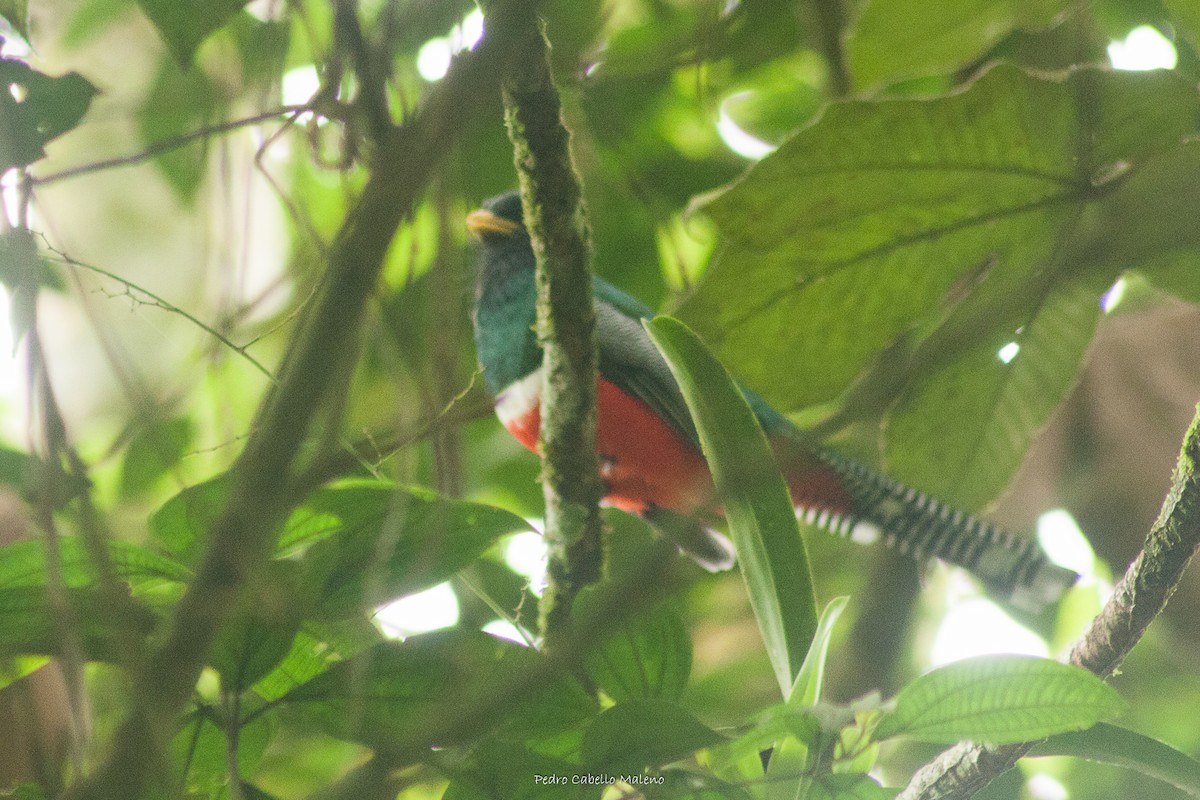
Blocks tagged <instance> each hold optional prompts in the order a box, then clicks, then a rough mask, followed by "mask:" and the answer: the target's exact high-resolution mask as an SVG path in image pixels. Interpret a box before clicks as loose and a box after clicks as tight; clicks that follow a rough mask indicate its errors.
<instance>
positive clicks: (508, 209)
mask: <svg viewBox="0 0 1200 800" xmlns="http://www.w3.org/2000/svg"><path fill="white" fill-rule="evenodd" d="M522 220H523V214H522V211H521V195H520V193H519V192H516V191H512V192H505V193H504V194H501V195H497V196H495V197H493V198H491V199H490V200H486V201H484V204H483V207H482V208H479V209H477V210H475V211H472V212H471V213H470V214H467V230H469V231H470V232H471V233H473V234H475V236H477V237H478V238H479V241H480V242H481V243H482V244H483V246H484V248H485V249H486V248H488V247H495V246H505V245H511V244H512V243H513V242H514V241H519V240H520V239H522V238H523V239H525V241H529V236H528V235H527V234H526V233H525V225H524V224H523V222H522Z"/></svg>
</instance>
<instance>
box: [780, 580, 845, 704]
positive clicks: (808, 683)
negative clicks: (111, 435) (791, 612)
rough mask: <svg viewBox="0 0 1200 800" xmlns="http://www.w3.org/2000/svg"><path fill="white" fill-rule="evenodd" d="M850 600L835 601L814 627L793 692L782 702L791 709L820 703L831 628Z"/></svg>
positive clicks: (842, 598)
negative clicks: (815, 629)
mask: <svg viewBox="0 0 1200 800" xmlns="http://www.w3.org/2000/svg"><path fill="white" fill-rule="evenodd" d="M849 602H850V598H849V597H835V598H833V599H832V600H830V601H829V603H828V604H827V605H826V606H825V610H824V611H822V612H821V620H820V622H819V623H818V624H817V632H816V634H815V635H814V636H813V640H812V645H810V646H809V648H808V655H806V656H805V657H804V664H802V665H801V667H800V673H799V674H798V675H797V676H796V682H795V683H794V684H792V690H791V692H789V693H788V696H787V697H786V698H785V700H786V702H787V704H788V705H790V706H800V707H804V706H811V705H815V704H816V703H818V702H820V700H821V685H822V683H823V682H824V678H825V660H826V658H827V657H828V655H829V641H830V639H831V638H832V637H833V628H834V626H835V625H837V621H838V619H840V618H841V616H842V612H843V611H845V610H846V604H847V603H849Z"/></svg>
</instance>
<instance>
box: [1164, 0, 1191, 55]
mask: <svg viewBox="0 0 1200 800" xmlns="http://www.w3.org/2000/svg"><path fill="white" fill-rule="evenodd" d="M1163 5H1164V6H1165V7H1166V9H1167V11H1169V12H1170V14H1171V20H1172V22H1173V23H1174V24H1175V26H1176V27H1177V28H1178V29H1179V31H1180V33H1182V34H1183V35H1184V36H1186V37H1187V38H1188V40H1189V41H1190V42H1191V44H1192V47H1195V48H1200V6H1197V5H1196V4H1195V3H1193V2H1192V0H1163Z"/></svg>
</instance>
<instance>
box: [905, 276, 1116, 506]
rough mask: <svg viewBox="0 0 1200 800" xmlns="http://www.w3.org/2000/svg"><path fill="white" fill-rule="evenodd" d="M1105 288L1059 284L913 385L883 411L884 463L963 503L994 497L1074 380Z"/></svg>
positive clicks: (940, 493)
mask: <svg viewBox="0 0 1200 800" xmlns="http://www.w3.org/2000/svg"><path fill="white" fill-rule="evenodd" d="M1104 288H1106V287H1105V286H1104V285H1102V284H1092V285H1088V284H1087V283H1084V282H1082V281H1074V280H1070V281H1064V282H1062V283H1060V284H1058V285H1057V286H1055V287H1053V288H1052V289H1050V290H1049V292H1048V293H1046V294H1045V295H1043V296H1042V297H1041V298H1040V300H1041V302H1039V303H1038V304H1037V305H1035V306H1033V307H1030V308H1028V309H1026V310H1025V313H1024V315H1023V316H1022V317H1021V319H1020V320H1019V321H1018V324H1017V325H1015V326H1014V327H1013V329H1012V331H1011V332H1010V333H1007V334H1006V333H1004V332H1003V331H1000V332H998V333H999V335H997V336H995V337H994V338H992V339H991V340H990V341H984V342H982V343H980V344H978V345H976V346H975V347H973V348H971V349H970V350H969V351H968V352H965V353H963V354H961V355H959V356H958V357H957V358H956V359H955V360H954V361H952V362H951V363H950V364H949V365H947V366H946V367H945V368H944V369H941V370H938V371H936V372H933V373H931V374H930V375H929V377H928V378H927V379H926V380H924V381H921V382H919V383H916V384H913V385H912V386H911V387H910V390H909V391H907V392H905V393H904V394H903V395H902V396H901V397H900V399H899V401H898V403H897V404H896V406H895V407H894V408H893V409H892V411H891V412H890V413H889V415H888V417H887V424H888V427H887V446H886V452H885V457H886V460H887V464H888V468H889V469H891V470H894V471H895V472H896V473H897V474H899V475H903V476H904V477H905V479H906V480H909V481H912V482H913V483H915V484H917V485H919V486H921V487H923V488H925V489H926V490H928V491H931V492H935V493H936V494H938V495H939V496H940V497H942V498H944V499H945V500H946V501H948V502H951V503H955V504H957V505H960V506H964V507H966V508H978V507H980V506H982V505H984V504H985V503H987V502H988V501H989V500H991V499H992V498H993V497H995V496H996V495H997V494H998V493H999V492H1000V491H1001V490H1002V489H1003V488H1004V486H1005V485H1006V484H1007V483H1008V481H1009V479H1010V478H1011V477H1012V475H1013V473H1015V472H1016V470H1017V468H1018V467H1019V466H1020V465H1021V460H1022V459H1023V457H1024V455H1025V451H1026V450H1027V449H1028V448H1029V445H1030V444H1031V443H1032V441H1033V438H1034V436H1035V435H1036V433H1037V432H1038V430H1040V429H1041V426H1042V425H1043V423H1044V422H1045V421H1046V420H1047V419H1048V418H1049V417H1050V415H1051V414H1052V413H1053V412H1054V409H1055V408H1057V407H1058V404H1059V402H1060V401H1061V400H1062V398H1063V397H1065V396H1066V394H1067V392H1068V391H1069V390H1070V389H1071V387H1073V386H1074V385H1075V382H1076V377H1077V375H1078V372H1079V367H1080V364H1081V362H1082V360H1083V357H1084V354H1085V353H1086V352H1087V349H1088V345H1089V344H1091V341H1092V334H1093V332H1094V331H1095V328H1096V323H1097V321H1098V320H1099V318H1100V314H1101V311H1100V306H1099V304H1098V303H1097V302H1096V298H1097V296H1098V294H1099V293H1100V292H1101V291H1103V289H1104ZM979 299H981V300H982V299H984V298H983V296H982V294H981V295H980V296H979ZM972 300H975V298H972ZM971 305H972V306H974V305H975V303H974V302H972V303H971ZM981 313H983V312H982V309H981ZM1006 347H1007V348H1008V349H1007V350H1005V349H1004V348H1006ZM1016 348H1019V349H1016ZM1001 352H1003V353H1004V358H1002V357H1001V355H1000V354H1001ZM1014 353H1015V354H1014ZM1005 359H1007V362H1006V360H1005ZM964 387H970V390H969V391H964ZM948 419H953V420H954V421H955V424H953V425H947V424H946V420H948Z"/></svg>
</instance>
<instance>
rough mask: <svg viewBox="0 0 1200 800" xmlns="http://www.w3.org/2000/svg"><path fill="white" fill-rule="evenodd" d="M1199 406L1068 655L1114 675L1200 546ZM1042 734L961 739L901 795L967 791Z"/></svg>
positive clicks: (909, 798) (912, 798)
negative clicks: (1123, 560) (1151, 507)
mask: <svg viewBox="0 0 1200 800" xmlns="http://www.w3.org/2000/svg"><path fill="white" fill-rule="evenodd" d="M1198 462H1200V407H1198V408H1197V414H1196V416H1195V417H1194V418H1193V419H1192V424H1191V426H1190V427H1189V428H1188V432H1187V435H1186V436H1185V437H1184V440H1183V448H1182V450H1181V452H1180V454H1179V462H1178V463H1177V464H1176V466H1175V476H1174V478H1173V480H1172V482H1171V490H1170V492H1168V494H1167V497H1166V500H1164V501H1163V507H1162V510H1161V511H1160V512H1159V515H1158V519H1157V520H1156V521H1155V523H1154V525H1153V527H1151V528H1150V533H1149V534H1147V536H1146V543H1145V545H1143V547H1142V552H1141V553H1139V554H1138V557H1137V559H1136V560H1134V562H1133V563H1132V564H1131V565H1130V566H1129V569H1128V570H1127V571H1126V573H1125V576H1124V577H1123V578H1122V579H1121V582H1120V583H1118V584H1117V587H1116V589H1115V590H1114V592H1113V595H1112V597H1110V598H1109V600H1108V602H1107V603H1106V604H1105V605H1104V608H1103V609H1102V610H1101V611H1100V614H1099V615H1097V617H1096V618H1095V619H1094V620H1092V624H1091V626H1089V628H1088V630H1087V633H1085V634H1084V635H1083V637H1082V638H1081V639H1079V641H1077V642H1076V643H1075V645H1074V646H1073V647H1072V648H1071V652H1070V653H1069V654H1068V656H1067V660H1068V661H1069V662H1070V663H1072V664H1074V665H1076V666H1079V667H1083V668H1084V669H1087V670H1090V671H1091V672H1093V673H1095V674H1096V675H1099V676H1101V677H1103V678H1108V677H1110V676H1111V675H1112V674H1113V673H1114V672H1116V670H1117V667H1119V666H1120V665H1121V662H1122V661H1124V660H1125V657H1126V656H1127V655H1129V652H1130V651H1131V650H1132V649H1133V647H1134V645H1136V644H1137V643H1138V641H1139V640H1140V639H1141V638H1142V635H1143V634H1145V632H1146V628H1148V627H1149V626H1150V623H1151V622H1153V621H1154V618H1155V617H1157V616H1158V615H1159V613H1160V612H1161V611H1162V609H1163V607H1164V606H1165V605H1166V604H1167V600H1168V599H1169V598H1170V597H1171V594H1172V593H1173V592H1174V591H1175V587H1176V586H1177V585H1178V584H1179V580H1180V578H1181V577H1182V576H1183V571H1184V570H1185V569H1186V568H1187V565H1188V563H1189V562H1190V561H1191V560H1192V557H1193V556H1194V555H1195V554H1196V551H1197V549H1200V475H1198V474H1197V463H1198ZM1035 744H1037V743H1036V742H1024V743H1021V744H1014V745H1007V746H1004V747H995V746H987V745H978V744H972V743H970V742H960V743H958V744H957V745H955V746H954V747H952V748H950V749H949V750H947V751H945V752H944V753H942V754H941V755H940V756H938V757H937V758H936V759H934V760H933V761H931V762H930V763H928V764H926V765H925V766H924V767H922V768H921V769H920V770H918V771H917V773H916V774H915V775H913V777H912V780H911V781H910V782H909V784H908V787H907V788H906V789H905V790H904V792H903V793H902V794H901V795H900V796H899V799H898V800H942V799H943V798H967V797H971V796H972V795H974V794H975V793H976V792H978V791H979V790H980V789H982V788H983V787H985V786H987V785H988V784H989V783H990V782H991V781H992V780H993V779H994V778H995V777H997V776H998V775H1000V773H1002V772H1004V771H1005V770H1007V769H1009V768H1011V767H1012V766H1013V765H1014V764H1016V762H1017V760H1018V759H1019V758H1021V757H1022V756H1024V755H1025V754H1026V753H1028V752H1029V750H1030V749H1031V748H1032V747H1033V745H1035Z"/></svg>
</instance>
